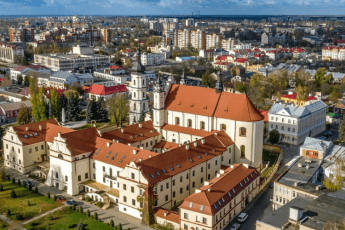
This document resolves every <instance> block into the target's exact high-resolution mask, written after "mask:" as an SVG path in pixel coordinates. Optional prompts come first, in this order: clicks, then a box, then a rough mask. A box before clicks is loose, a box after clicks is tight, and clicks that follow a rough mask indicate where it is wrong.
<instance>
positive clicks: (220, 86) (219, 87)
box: [214, 71, 223, 93]
mask: <svg viewBox="0 0 345 230" xmlns="http://www.w3.org/2000/svg"><path fill="white" fill-rule="evenodd" d="M214 88H215V89H216V92H217V93H220V92H222V91H223V83H222V80H221V74H220V71H218V74H217V82H216V87H214Z"/></svg>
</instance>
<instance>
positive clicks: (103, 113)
mask: <svg viewBox="0 0 345 230" xmlns="http://www.w3.org/2000/svg"><path fill="white" fill-rule="evenodd" d="M97 113H98V114H97V119H98V120H99V121H108V110H107V105H106V103H105V101H104V99H103V97H102V98H100V99H99V101H98V102H97Z"/></svg>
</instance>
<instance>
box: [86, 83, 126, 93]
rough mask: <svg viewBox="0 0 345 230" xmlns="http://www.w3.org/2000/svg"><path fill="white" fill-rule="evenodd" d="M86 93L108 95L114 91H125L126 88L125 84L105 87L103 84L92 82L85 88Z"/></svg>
mask: <svg viewBox="0 0 345 230" xmlns="http://www.w3.org/2000/svg"><path fill="white" fill-rule="evenodd" d="M85 91H86V92H87V93H92V94H97V95H110V94H115V93H123V92H127V91H128V89H127V87H126V86H125V85H115V86H110V87H106V86H104V85H97V84H92V85H91V86H90V87H89V88H88V89H85Z"/></svg>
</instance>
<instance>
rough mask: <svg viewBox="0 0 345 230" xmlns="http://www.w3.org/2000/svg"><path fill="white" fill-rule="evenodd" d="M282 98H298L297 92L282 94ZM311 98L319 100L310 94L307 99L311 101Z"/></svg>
mask: <svg viewBox="0 0 345 230" xmlns="http://www.w3.org/2000/svg"><path fill="white" fill-rule="evenodd" d="M281 97H282V98H288V99H293V100H296V98H297V94H296V93H293V94H285V95H283V96H281ZM311 100H317V98H316V97H314V96H308V98H307V100H306V101H311Z"/></svg>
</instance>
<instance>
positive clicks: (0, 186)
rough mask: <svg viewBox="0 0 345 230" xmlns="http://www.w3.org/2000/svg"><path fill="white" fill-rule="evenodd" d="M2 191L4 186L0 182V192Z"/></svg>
mask: <svg viewBox="0 0 345 230" xmlns="http://www.w3.org/2000/svg"><path fill="white" fill-rule="evenodd" d="M2 191H4V187H3V186H2V184H0V192H2Z"/></svg>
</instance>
